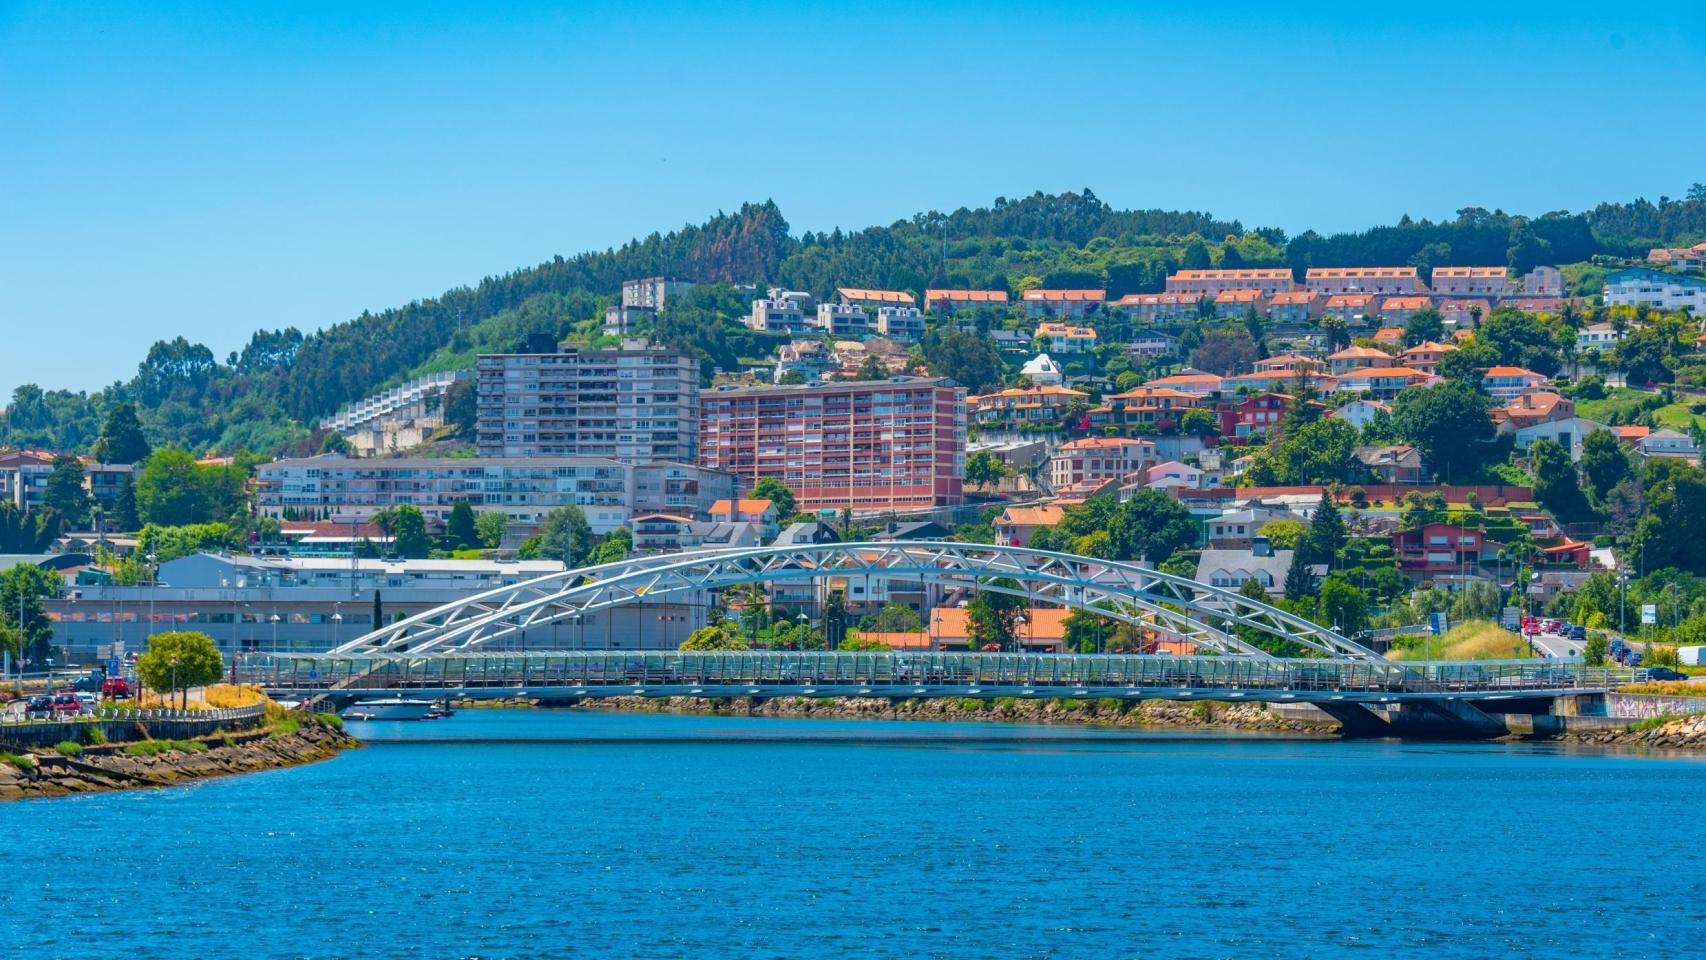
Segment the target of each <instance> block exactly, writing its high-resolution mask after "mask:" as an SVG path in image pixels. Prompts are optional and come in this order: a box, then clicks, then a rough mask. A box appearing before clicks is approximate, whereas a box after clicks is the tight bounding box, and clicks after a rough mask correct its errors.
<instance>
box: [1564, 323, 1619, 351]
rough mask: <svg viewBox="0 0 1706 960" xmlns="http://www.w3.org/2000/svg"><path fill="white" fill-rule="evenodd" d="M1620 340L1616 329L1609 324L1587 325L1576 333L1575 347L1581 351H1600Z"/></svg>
mask: <svg viewBox="0 0 1706 960" xmlns="http://www.w3.org/2000/svg"><path fill="white" fill-rule="evenodd" d="M1621 339H1623V337H1622V336H1621V335H1619V334H1618V332H1617V328H1616V327H1614V326H1612V325H1611V324H1609V323H1594V324H1589V325H1588V326H1585V327H1583V328H1581V329H1580V330H1577V331H1576V346H1577V347H1578V348H1580V349H1582V350H1601V349H1604V348H1606V347H1609V346H1612V345H1613V344H1615V343H1616V342H1617V341H1619V340H1621Z"/></svg>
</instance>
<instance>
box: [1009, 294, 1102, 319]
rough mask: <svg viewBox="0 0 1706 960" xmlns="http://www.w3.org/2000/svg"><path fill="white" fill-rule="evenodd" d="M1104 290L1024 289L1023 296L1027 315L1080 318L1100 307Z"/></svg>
mask: <svg viewBox="0 0 1706 960" xmlns="http://www.w3.org/2000/svg"><path fill="white" fill-rule="evenodd" d="M1107 297H1108V291H1106V290H1026V291H1025V295H1024V297H1023V300H1024V303H1025V315H1026V316H1028V317H1059V318H1062V319H1068V320H1082V319H1083V318H1085V317H1087V316H1089V315H1090V314H1092V313H1095V312H1096V311H1097V310H1100V309H1101V308H1102V301H1103V300H1106V299H1107Z"/></svg>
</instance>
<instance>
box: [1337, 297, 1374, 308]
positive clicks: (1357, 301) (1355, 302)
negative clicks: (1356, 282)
mask: <svg viewBox="0 0 1706 960" xmlns="http://www.w3.org/2000/svg"><path fill="white" fill-rule="evenodd" d="M1373 302H1374V294H1372V293H1335V294H1333V295H1332V296H1330V297H1328V298H1327V309H1328V310H1332V309H1334V308H1336V307H1366V306H1368V305H1369V304H1371V303H1373Z"/></svg>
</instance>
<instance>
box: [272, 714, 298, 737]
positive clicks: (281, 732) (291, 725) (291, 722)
mask: <svg viewBox="0 0 1706 960" xmlns="http://www.w3.org/2000/svg"><path fill="white" fill-rule="evenodd" d="M300 729H302V720H301V718H300V717H297V716H295V715H293V714H289V713H286V714H283V715H282V716H280V717H278V718H277V719H275V720H273V722H272V732H273V736H275V737H283V736H288V735H289V734H292V733H295V732H296V731H298V730H300Z"/></svg>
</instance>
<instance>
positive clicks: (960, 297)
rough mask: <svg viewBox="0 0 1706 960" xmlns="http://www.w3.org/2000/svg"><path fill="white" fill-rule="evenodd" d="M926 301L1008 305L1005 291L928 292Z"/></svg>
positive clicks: (925, 293) (925, 297)
mask: <svg viewBox="0 0 1706 960" xmlns="http://www.w3.org/2000/svg"><path fill="white" fill-rule="evenodd" d="M924 300H925V302H926V303H928V302H929V301H931V300H957V301H961V302H964V303H1006V302H1007V291H1005V290H926V291H924Z"/></svg>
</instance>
